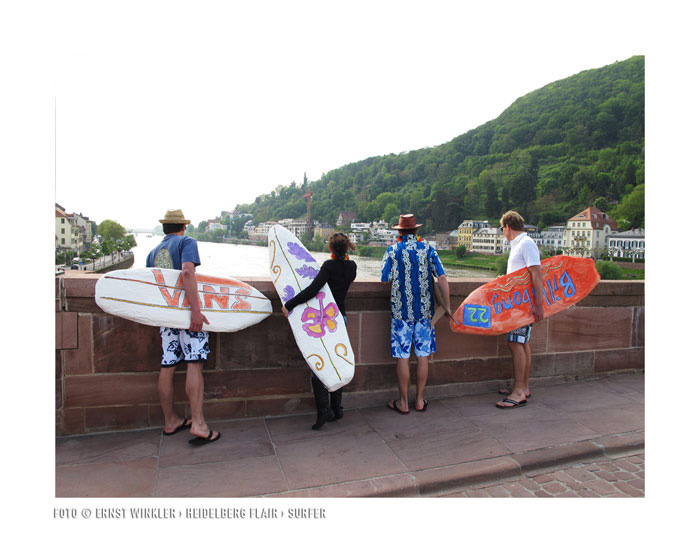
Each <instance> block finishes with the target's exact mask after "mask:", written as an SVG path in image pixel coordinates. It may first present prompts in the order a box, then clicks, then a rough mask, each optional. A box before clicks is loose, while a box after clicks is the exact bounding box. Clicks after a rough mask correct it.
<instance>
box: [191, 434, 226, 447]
mask: <svg viewBox="0 0 700 553" xmlns="http://www.w3.org/2000/svg"><path fill="white" fill-rule="evenodd" d="M213 435H214V431H213V430H210V431H209V435H208V436H207V437H206V438H202V437H201V436H197V437H196V438H192V439H191V440H189V442H190V444H192V445H194V446H201V445H207V444H210V443H212V442H215V441H216V440H218V439H219V438H221V432H219V433H218V434H217V435H216V438H214V439H213V440H212V438H211V437H212V436H213Z"/></svg>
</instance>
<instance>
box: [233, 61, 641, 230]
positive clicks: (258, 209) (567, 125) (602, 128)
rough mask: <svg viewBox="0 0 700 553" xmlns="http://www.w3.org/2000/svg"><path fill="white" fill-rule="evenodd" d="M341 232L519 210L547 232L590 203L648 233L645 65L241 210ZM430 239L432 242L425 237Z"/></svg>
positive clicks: (564, 88) (560, 84)
mask: <svg viewBox="0 0 700 553" xmlns="http://www.w3.org/2000/svg"><path fill="white" fill-rule="evenodd" d="M307 188H311V190H312V191H313V199H312V202H311V216H312V218H313V219H317V220H319V221H324V222H329V223H335V221H336V219H337V217H338V214H339V212H340V211H354V212H356V213H357V217H358V219H359V220H361V221H367V222H369V221H372V220H377V219H380V218H382V219H384V220H387V221H392V220H395V219H397V218H398V215H399V214H400V213H408V212H410V213H414V214H415V215H416V217H417V218H418V220H420V221H424V222H426V223H427V225H426V227H427V228H426V231H427V232H430V231H431V230H435V231H446V230H453V229H455V228H457V226H458V225H459V224H460V223H461V221H462V220H464V219H491V220H493V219H497V218H498V217H499V216H500V215H501V214H502V213H503V211H505V210H507V209H517V210H518V211H520V212H521V213H522V214H523V215H524V216H525V219H526V222H528V223H532V224H538V225H539V226H541V227H544V226H548V225H551V224H555V223H563V222H565V221H566V220H567V219H568V218H569V217H572V216H573V215H575V214H576V213H578V212H579V211H581V210H583V209H584V208H586V207H587V206H589V205H597V206H598V207H600V208H601V209H603V210H604V211H611V212H612V214H613V216H615V217H616V218H617V219H618V222H619V223H620V225H621V227H622V228H628V227H630V226H635V227H637V226H642V225H643V223H644V57H643V56H635V57H633V58H630V59H628V60H625V61H621V62H617V63H614V64H611V65H608V66H605V67H602V68H600V69H591V70H588V71H583V72H581V73H578V74H577V75H574V76H572V77H568V78H566V79H563V80H560V81H556V82H554V83H551V84H548V85H547V86H545V87H543V88H541V89H539V90H536V91H534V92H531V93H529V94H526V95H525V96H523V97H521V98H518V99H517V100H516V101H515V102H514V103H513V104H512V105H511V106H510V107H509V108H507V109H506V110H505V111H504V112H503V113H502V114H501V115H500V116H499V117H498V118H496V119H494V120H493V121H489V122H488V123H485V124H483V125H481V126H480V127H477V128H476V129H473V130H470V131H469V132H467V133H466V134H463V135H461V136H458V137H456V138H455V139H453V140H451V141H450V142H447V143H446V144H442V145H440V146H436V147H433V148H424V149H420V150H415V151H411V152H405V153H401V154H389V155H383V156H376V157H371V158H368V159H365V160H363V161H358V162H356V163H350V164H348V165H345V166H343V167H340V168H338V169H334V170H332V171H329V172H328V173H326V174H325V175H324V176H323V177H322V178H321V179H320V180H318V181H313V182H308V183H301V184H295V183H292V184H291V185H289V186H282V187H278V188H277V190H275V191H274V192H272V193H270V194H265V195H262V196H259V197H258V198H256V200H255V202H254V203H252V204H249V205H241V206H238V210H239V212H244V213H252V214H253V215H254V216H255V221H256V222H260V221H265V220H277V219H281V218H287V217H294V218H296V217H302V216H304V215H305V213H306V200H305V199H304V198H303V197H302V196H303V194H304V193H305V191H306V189H307ZM427 232H426V233H427Z"/></svg>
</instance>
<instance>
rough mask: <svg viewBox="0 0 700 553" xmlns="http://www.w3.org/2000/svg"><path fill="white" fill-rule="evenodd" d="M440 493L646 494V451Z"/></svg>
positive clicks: (485, 495) (568, 495)
mask: <svg viewBox="0 0 700 553" xmlns="http://www.w3.org/2000/svg"><path fill="white" fill-rule="evenodd" d="M441 497H644V453H643V452H640V453H637V454H634V455H629V454H627V455H624V456H621V457H617V458H610V457H603V458H600V459H596V460H594V461H587V462H580V463H575V464H572V465H568V466H560V467H555V468H550V469H543V470H540V471H538V472H537V473H534V472H533V473H531V474H527V475H525V476H521V477H520V478H516V479H509V480H508V481H500V482H497V483H490V484H486V485H477V486H471V487H470V488H468V489H466V490H462V491H460V492H454V491H452V492H450V493H449V494H443V495H441Z"/></svg>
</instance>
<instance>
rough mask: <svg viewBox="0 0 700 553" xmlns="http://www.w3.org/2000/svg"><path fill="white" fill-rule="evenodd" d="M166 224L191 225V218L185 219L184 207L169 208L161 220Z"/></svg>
mask: <svg viewBox="0 0 700 553" xmlns="http://www.w3.org/2000/svg"><path fill="white" fill-rule="evenodd" d="M160 222H161V223H163V224H164V225H166V224H167V225H189V224H190V220H189V219H185V215H184V214H183V213H182V209H168V211H166V212H165V218H163V219H161V220H160Z"/></svg>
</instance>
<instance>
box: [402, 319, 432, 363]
mask: <svg viewBox="0 0 700 553" xmlns="http://www.w3.org/2000/svg"><path fill="white" fill-rule="evenodd" d="M411 345H413V349H414V351H415V353H416V357H427V356H428V355H430V354H431V353H435V328H433V326H432V325H431V324H430V319H421V320H419V321H402V320H401V319H391V356H392V357H394V358H395V359H408V358H409V357H410V356H411Z"/></svg>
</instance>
